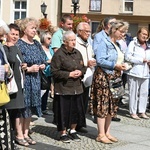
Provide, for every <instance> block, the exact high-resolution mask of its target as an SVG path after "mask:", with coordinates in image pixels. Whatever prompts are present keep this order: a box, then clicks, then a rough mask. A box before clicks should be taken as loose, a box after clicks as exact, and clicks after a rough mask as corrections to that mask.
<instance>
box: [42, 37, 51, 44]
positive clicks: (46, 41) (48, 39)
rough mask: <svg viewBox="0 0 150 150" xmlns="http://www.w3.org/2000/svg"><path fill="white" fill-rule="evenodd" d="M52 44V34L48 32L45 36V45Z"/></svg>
mask: <svg viewBox="0 0 150 150" xmlns="http://www.w3.org/2000/svg"><path fill="white" fill-rule="evenodd" d="M50 44H51V35H50V34H46V36H45V38H44V45H45V46H49V45H50Z"/></svg>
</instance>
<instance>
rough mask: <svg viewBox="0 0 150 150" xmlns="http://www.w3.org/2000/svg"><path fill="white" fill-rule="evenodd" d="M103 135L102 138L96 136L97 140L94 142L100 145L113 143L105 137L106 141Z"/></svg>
mask: <svg viewBox="0 0 150 150" xmlns="http://www.w3.org/2000/svg"><path fill="white" fill-rule="evenodd" d="M105 137H106V136H105V135H104V136H98V137H97V138H96V141H97V142H101V143H104V144H112V143H113V142H112V141H110V140H109V139H108V138H107V137H106V139H105Z"/></svg>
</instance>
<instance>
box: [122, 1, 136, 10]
mask: <svg viewBox="0 0 150 150" xmlns="http://www.w3.org/2000/svg"><path fill="white" fill-rule="evenodd" d="M128 2H129V3H132V11H130V10H129V11H126V10H125V3H128ZM133 4H134V0H123V12H124V13H133Z"/></svg>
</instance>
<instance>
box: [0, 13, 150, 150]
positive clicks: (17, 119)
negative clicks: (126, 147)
mask: <svg viewBox="0 0 150 150" xmlns="http://www.w3.org/2000/svg"><path fill="white" fill-rule="evenodd" d="M72 27H73V20H72V17H71V16H70V15H68V14H65V15H63V16H62V19H61V20H60V27H58V28H56V30H55V29H53V32H52V28H48V29H47V30H45V31H41V32H40V30H39V28H38V21H37V20H36V19H35V18H25V19H22V20H20V21H18V22H16V23H11V24H9V25H7V24H6V23H5V22H4V21H3V20H0V41H1V44H0V66H1V68H4V72H5V73H4V76H5V77H4V79H5V80H4V81H3V80H2V81H0V83H3V82H5V81H7V82H10V81H11V78H12V76H14V78H15V81H16V83H17V87H18V91H17V92H16V93H13V94H11V95H10V102H9V103H7V104H6V105H4V106H1V107H0V115H1V116H2V117H1V120H3V121H4V124H3V125H1V126H0V128H5V133H6V136H4V137H3V136H2V132H4V131H2V130H1V131H0V144H1V145H0V146H1V149H3V147H5V149H14V141H15V142H16V143H17V144H20V145H22V146H29V145H30V144H31V145H34V144H36V139H35V140H34V139H32V137H31V136H30V130H29V129H30V128H29V126H30V123H31V118H32V115H37V116H38V117H41V116H42V115H43V114H46V115H49V114H50V113H49V111H48V110H47V100H48V96H49V92H50V91H51V97H52V98H53V114H54V115H53V123H54V124H56V126H57V130H58V131H59V132H60V141H62V142H64V143H70V142H71V140H74V141H81V139H80V137H79V136H78V132H84V133H87V132H88V131H87V130H86V129H85V128H86V113H88V112H90V114H92V115H93V116H94V120H93V122H94V123H97V129H98V134H97V135H95V136H96V141H97V142H102V143H105V144H112V143H114V142H118V139H117V138H116V137H115V136H113V135H111V121H112V120H113V121H120V118H118V117H117V110H118V106H119V103H120V102H121V101H122V96H123V95H121V96H120V97H117V98H116V97H114V95H113V92H112V89H111V88H112V87H111V86H110V80H116V79H118V78H121V79H122V81H121V82H122V83H123V86H124V88H125V87H126V84H128V90H129V113H130V116H131V118H132V119H136V120H140V119H141V118H144V119H149V116H147V114H146V108H147V103H148V96H149V94H150V93H149V91H150V90H149V66H150V53H149V52H150V47H149V41H148V39H149V31H148V29H147V28H146V27H141V28H140V29H139V30H138V31H137V36H136V37H134V38H132V37H129V36H128V34H127V32H128V28H129V23H128V22H126V21H124V20H117V19H116V18H114V17H106V18H104V19H103V20H102V21H101V22H100V24H99V26H98V28H97V30H96V32H95V33H94V34H93V35H92V36H91V27H90V24H89V23H87V22H80V23H79V24H78V26H77V28H76V33H74V32H73V31H72ZM89 41H92V43H91V42H89ZM1 70H2V69H1ZM1 70H0V71H1ZM41 72H43V73H44V74H45V76H46V77H47V79H48V84H49V85H48V88H47V89H44V90H43V89H42V88H41ZM89 72H90V73H91V75H89V78H92V80H89V79H87V80H89V81H88V84H87V83H85V82H84V81H85V78H86V77H87V75H88V74H89ZM149 106H150V104H149ZM8 118H9V119H8ZM1 120H0V121H1ZM8 125H9V127H8ZM7 132H10V133H9V134H10V135H11V136H10V137H11V138H8V136H7ZM3 139H4V140H3ZM3 141H5V142H3Z"/></svg>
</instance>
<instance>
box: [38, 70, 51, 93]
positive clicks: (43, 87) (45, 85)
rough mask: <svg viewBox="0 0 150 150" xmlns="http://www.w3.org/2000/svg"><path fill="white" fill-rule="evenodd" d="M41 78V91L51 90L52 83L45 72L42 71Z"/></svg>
mask: <svg viewBox="0 0 150 150" xmlns="http://www.w3.org/2000/svg"><path fill="white" fill-rule="evenodd" d="M40 77H41V90H46V89H49V88H50V81H49V79H48V77H47V76H46V75H45V73H44V72H43V71H40Z"/></svg>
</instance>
